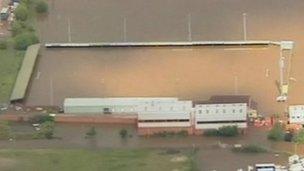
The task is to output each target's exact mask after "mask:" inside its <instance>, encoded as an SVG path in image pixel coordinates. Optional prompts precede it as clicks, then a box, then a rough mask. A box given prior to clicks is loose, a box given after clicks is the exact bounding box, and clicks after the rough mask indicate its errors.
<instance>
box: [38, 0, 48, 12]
mask: <svg viewBox="0 0 304 171" xmlns="http://www.w3.org/2000/svg"><path fill="white" fill-rule="evenodd" d="M35 9H36V12H38V13H46V12H48V9H49V6H48V4H47V3H46V2H45V1H43V0H39V1H38V2H37V3H36V6H35Z"/></svg>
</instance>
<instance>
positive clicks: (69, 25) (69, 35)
mask: <svg viewBox="0 0 304 171" xmlns="http://www.w3.org/2000/svg"><path fill="white" fill-rule="evenodd" d="M68 41H69V42H71V41H72V36H71V21H70V18H68Z"/></svg>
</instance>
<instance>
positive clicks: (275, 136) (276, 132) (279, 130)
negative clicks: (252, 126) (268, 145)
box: [267, 123, 284, 141]
mask: <svg viewBox="0 0 304 171" xmlns="http://www.w3.org/2000/svg"><path fill="white" fill-rule="evenodd" d="M267 138H268V139H270V140H273V141H281V140H283V139H284V128H283V125H282V124H280V123H276V124H275V125H274V126H273V127H272V129H271V130H270V131H269V132H268V135H267Z"/></svg>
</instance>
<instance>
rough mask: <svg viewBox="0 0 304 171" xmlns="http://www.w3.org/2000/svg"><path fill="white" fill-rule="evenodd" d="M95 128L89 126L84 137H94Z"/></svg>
mask: <svg viewBox="0 0 304 171" xmlns="http://www.w3.org/2000/svg"><path fill="white" fill-rule="evenodd" d="M96 134H97V133H96V130H95V127H91V128H90V129H89V131H88V132H87V133H86V138H92V137H95V136H96Z"/></svg>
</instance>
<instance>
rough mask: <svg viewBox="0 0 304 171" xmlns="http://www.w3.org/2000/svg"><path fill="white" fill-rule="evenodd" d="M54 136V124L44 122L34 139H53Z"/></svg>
mask: <svg viewBox="0 0 304 171" xmlns="http://www.w3.org/2000/svg"><path fill="white" fill-rule="evenodd" d="M53 135H54V122H50V121H47V122H44V123H42V124H41V125H40V130H39V131H38V132H36V133H35V134H34V136H33V138H34V139H42V138H46V139H52V138H53Z"/></svg>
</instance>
